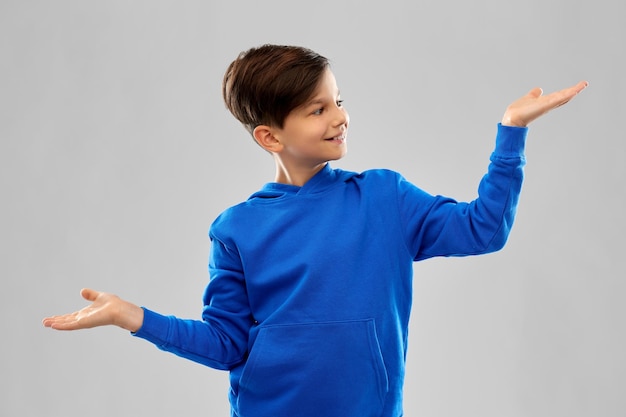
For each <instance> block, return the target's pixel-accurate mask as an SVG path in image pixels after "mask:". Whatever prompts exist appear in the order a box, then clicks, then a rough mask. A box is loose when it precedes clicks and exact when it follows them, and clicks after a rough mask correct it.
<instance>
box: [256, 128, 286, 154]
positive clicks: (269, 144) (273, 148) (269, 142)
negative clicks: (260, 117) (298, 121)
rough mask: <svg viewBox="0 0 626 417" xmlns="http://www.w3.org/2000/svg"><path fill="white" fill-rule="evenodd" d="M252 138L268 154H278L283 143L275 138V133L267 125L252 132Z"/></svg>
mask: <svg viewBox="0 0 626 417" xmlns="http://www.w3.org/2000/svg"><path fill="white" fill-rule="evenodd" d="M252 136H253V137H254V140H255V141H256V143H258V144H259V146H261V148H263V149H265V150H266V151H268V152H272V153H274V152H278V151H279V150H280V148H281V147H282V145H281V143H280V142H279V141H278V139H276V137H275V136H274V131H273V129H272V128H271V127H269V126H265V125H259V126H257V127H255V128H254V130H253V131H252Z"/></svg>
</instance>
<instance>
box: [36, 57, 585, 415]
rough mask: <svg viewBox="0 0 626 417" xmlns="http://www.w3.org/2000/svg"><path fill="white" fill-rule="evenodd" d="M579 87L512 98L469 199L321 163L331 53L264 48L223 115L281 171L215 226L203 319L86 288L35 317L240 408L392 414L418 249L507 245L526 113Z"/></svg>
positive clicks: (329, 132)
mask: <svg viewBox="0 0 626 417" xmlns="http://www.w3.org/2000/svg"><path fill="white" fill-rule="evenodd" d="M586 86H587V83H586V82H580V83H578V84H577V85H575V86H573V87H570V88H568V89H565V90H562V91H560V92H556V93H552V94H550V95H547V96H542V95H541V94H542V92H541V90H540V89H534V90H532V91H531V92H530V93H529V94H528V95H526V96H524V97H522V98H521V99H519V100H517V101H515V102H514V103H512V104H511V105H510V106H509V107H508V108H507V110H506V112H505V114H504V117H503V120H502V123H501V124H499V126H498V134H497V137H496V147H495V151H494V152H493V154H492V156H491V163H490V165H489V168H488V173H487V174H486V175H485V176H484V177H483V179H482V180H481V183H480V186H479V196H478V198H477V199H476V200H474V201H472V202H470V203H458V202H456V201H454V200H452V199H449V198H445V197H441V196H431V195H429V194H427V193H425V192H424V191H422V190H420V189H419V188H417V187H416V186H414V185H412V184H410V183H409V182H407V181H406V180H405V179H404V178H403V177H401V176H400V175H399V174H397V173H395V172H392V171H387V170H370V171H365V172H363V173H360V174H359V173H353V172H346V171H342V170H338V169H331V168H330V165H329V163H328V162H329V161H333V160H338V159H340V158H341V157H343V156H344V155H345V154H346V150H347V142H346V138H347V131H348V126H349V117H348V114H347V112H346V110H345V109H344V107H343V106H342V101H341V99H340V95H339V89H338V88H337V84H336V81H335V78H334V76H333V74H332V72H331V71H330V68H329V64H328V61H327V60H326V58H324V57H322V56H320V55H318V54H317V53H315V52H313V51H311V50H308V49H305V48H300V47H291V46H277V45H264V46H261V47H258V48H252V49H250V50H248V51H246V52H243V53H241V54H240V55H239V57H238V58H237V59H236V60H235V61H233V62H232V63H231V65H230V66H229V67H228V70H227V72H226V75H225V77H224V82H223V95H224V100H225V103H226V106H227V107H228V109H229V110H230V111H231V113H232V114H233V115H234V116H235V117H236V118H237V119H238V120H239V121H240V122H241V123H242V124H243V125H244V127H245V128H246V129H247V130H248V131H249V132H250V134H251V135H252V137H253V138H254V140H255V141H256V143H257V144H258V145H259V146H261V147H262V148H263V149H265V150H266V151H268V152H269V153H270V154H271V155H272V156H273V158H274V162H275V165H276V177H275V181H274V182H272V183H268V184H266V185H265V186H264V187H263V188H262V189H261V190H260V191H258V192H257V193H255V194H253V195H252V196H251V197H250V198H249V199H248V200H246V201H245V202H243V203H241V204H239V205H236V206H234V207H231V208H229V209H227V210H226V211H224V212H223V213H222V214H221V215H220V216H219V217H218V218H217V219H216V220H215V222H214V223H213V224H212V226H211V229H210V232H209V236H210V238H211V253H210V261H209V272H210V278H211V279H210V283H209V284H208V286H207V288H206V291H205V294H204V309H203V313H202V320H201V321H200V320H183V319H179V318H175V317H171V316H170V317H166V316H162V315H160V314H157V313H155V312H153V311H150V310H148V309H147V308H142V307H141V308H140V307H138V306H136V305H134V304H132V303H129V302H126V301H124V300H122V299H120V298H119V297H117V296H115V295H112V294H107V293H102V292H98V291H94V290H89V289H84V290H83V291H82V296H83V297H84V298H85V299H87V300H89V301H92V302H93V303H92V304H91V305H90V306H88V307H85V308H84V309H82V310H80V311H78V312H75V313H72V314H67V315H62V316H55V317H49V318H46V319H44V322H43V323H44V325H45V326H48V327H52V328H55V329H59V330H74V329H81V328H89V327H94V326H102V325H110V324H113V325H117V326H119V327H121V328H123V329H126V330H129V331H131V332H132V333H133V334H134V335H135V336H137V337H141V338H144V339H146V340H148V341H150V342H152V343H154V344H155V345H156V346H157V347H159V348H160V349H163V350H167V351H170V352H173V353H175V354H177V355H180V356H182V357H185V358H188V359H191V360H194V361H197V362H199V363H202V364H205V365H207V366H210V367H213V368H217V369H224V370H229V371H230V384H231V390H230V402H231V409H232V415H233V416H238V417H248V416H254V417H279V416H287V417H294V416H312V417H313V416H314V417H320V416H325V417H335V416H337V417H339V416H341V417H346V416H348V417H357V416H358V417H382V416H384V417H391V416H401V415H402V385H403V380H404V369H405V358H406V347H407V337H408V334H407V332H408V320H409V312H410V308H411V279H412V262H413V261H418V260H422V259H426V258H429V257H433V256H463V255H476V254H482V253H488V252H493V251H496V250H499V249H500V248H502V246H503V245H504V244H505V242H506V239H507V237H508V234H509V230H510V228H511V225H512V223H513V218H514V215H515V210H516V206H517V201H518V196H519V192H520V189H521V184H522V177H523V171H522V167H523V165H524V162H525V160H524V155H523V149H524V143H525V138H526V133H527V127H526V126H527V125H528V123H530V122H531V121H533V120H534V119H536V118H537V117H539V116H541V115H542V114H544V113H546V112H548V111H549V110H551V109H553V108H555V107H558V106H560V105H562V104H564V103H566V102H568V101H569V100H570V99H571V98H573V97H574V96H575V95H576V94H577V93H579V92H580V91H581V90H582V89H584V88H585V87H586Z"/></svg>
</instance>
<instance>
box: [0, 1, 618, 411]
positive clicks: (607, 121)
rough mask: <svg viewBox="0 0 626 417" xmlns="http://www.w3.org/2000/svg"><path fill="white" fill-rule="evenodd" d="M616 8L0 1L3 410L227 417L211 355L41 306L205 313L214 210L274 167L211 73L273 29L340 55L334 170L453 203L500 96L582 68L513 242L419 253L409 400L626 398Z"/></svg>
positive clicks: (548, 120)
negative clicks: (344, 134)
mask: <svg viewBox="0 0 626 417" xmlns="http://www.w3.org/2000/svg"><path fill="white" fill-rule="evenodd" d="M624 4H625V3H624V2H623V1H621V0H613V1H611V0H595V1H592V0H570V1H565V0H561V1H552V0H547V1H544V0H532V1H525V2H512V1H502V0H498V1H496V0H475V1H471V2H470V1H461V0H452V1H447V2H439V1H437V2H435V1H415V2H413V1H396V0H388V1H384V2H357V1H323V0H322V1H317V2H296V1H263V2H252V1H250V2H243V1H228V2H226V1H222V2H219V3H214V2H209V1H203V2H200V1H181V2H173V1H171V2H164V1H154V0H150V1H133V2H129V1H101V2H94V1H83V0H81V1H64V0H62V1H17V0H16V1H10V0H2V1H0V139H1V145H0V187H1V188H0V192H1V194H0V195H1V198H2V204H1V205H0V210H1V216H0V236H1V243H0V244H1V251H0V253H1V257H2V258H1V264H0V276H1V277H2V291H1V292H0V312H1V314H2V317H3V320H2V321H1V323H0V326H1V328H0V329H1V334H2V345H3V347H2V351H3V354H2V356H1V357H0V384H1V385H0V415H2V416H65V417H67V416H82V415H89V416H111V415H118V416H131V415H173V416H185V415H195V416H199V415H210V416H226V415H227V413H228V406H227V400H226V394H227V388H228V387H227V374H226V373H223V372H219V371H214V370H211V369H209V368H205V367H202V366H201V365H196V364H194V363H192V362H188V361H185V360H182V359H179V358H177V357H175V356H173V355H171V354H168V353H163V352H160V351H158V350H157V349H156V348H154V347H153V346H151V345H149V344H147V343H145V342H144V341H141V340H136V339H133V338H132V337H130V336H129V335H128V334H127V333H126V332H124V331H121V330H120V329H117V328H102V329H97V330H89V331H82V332H73V333H59V332H54V331H51V330H49V329H44V328H43V327H42V326H41V325H40V320H41V318H42V317H44V316H46V315H50V314H56V313H64V312H68V311H72V310H74V309H78V308H80V307H82V306H83V305H84V302H83V301H82V300H81V299H80V297H79V294H78V292H79V290H80V288H82V287H93V288H96V289H101V290H106V291H110V292H115V293H118V294H120V295H121V296H123V297H124V298H126V299H129V300H132V301H134V302H136V303H138V304H142V305H146V306H149V307H151V308H153V309H155V310H157V311H160V312H162V313H166V314H176V315H178V316H182V317H198V316H199V313H200V309H201V294H202V291H203V289H204V286H205V285H206V282H207V273H206V259H207V250H208V239H207V237H206V232H207V229H208V227H209V225H210V223H211V221H212V220H213V219H214V218H215V216H216V215H217V214H218V213H219V212H221V211H222V210H223V209H224V208H226V207H227V206H229V205H232V204H235V203H237V202H239V201H241V200H242V199H245V198H246V197H247V196H248V195H249V194H251V193H252V192H253V191H255V190H256V189H257V188H258V187H260V186H261V185H262V184H263V183H265V182H267V181H270V180H272V178H273V164H272V162H271V159H270V157H269V156H268V155H266V154H265V153H264V152H262V151H261V150H260V149H259V148H258V147H257V146H255V145H254V144H253V143H252V141H251V139H250V138H249V137H248V136H247V134H246V132H245V131H244V130H243V128H241V127H240V126H239V125H238V123H237V122H236V121H235V120H234V119H233V118H232V117H231V116H230V115H229V114H228V113H227V111H226V110H225V109H224V106H223V104H222V102H221V96H220V83H221V77H222V74H223V71H224V70H225V68H226V66H227V65H228V63H229V62H230V61H231V60H232V59H233V58H234V57H235V56H236V55H237V53H238V52H239V51H240V50H243V49H247V48H248V47H251V46H255V45H259V44H261V43H266V42H272V43H286V44H300V45H305V46H309V47H311V48H313V49H315V50H317V51H318V52H320V53H322V54H323V55H326V56H327V57H329V58H330V59H331V60H332V61H333V68H334V71H335V75H336V76H337V79H338V82H339V85H340V88H341V90H342V96H343V98H344V99H345V105H346V107H347V109H348V110H349V112H350V115H351V119H352V120H351V131H350V151H349V155H348V156H347V157H346V158H345V159H344V160H342V161H340V162H337V163H335V164H334V166H335V167H341V168H344V169H351V170H363V169H367V168H374V167H386V168H392V169H395V170H397V171H400V172H401V173H403V174H404V175H405V176H406V177H408V178H409V179H410V180H412V181H414V182H415V183H417V184H418V185H420V186H421V187H423V188H425V189H426V190H428V191H430V192H432V193H441V194H447V195H451V196H454V197H456V198H458V199H461V200H466V199H471V198H473V197H474V196H475V189H476V185H477V183H478V180H479V178H480V176H481V175H482V174H483V172H484V170H485V168H486V165H487V162H488V159H487V158H488V156H489V153H490V152H491V149H492V146H493V138H494V134H495V126H496V123H497V122H498V121H499V120H500V117H501V115H502V113H503V111H504V109H505V107H506V105H507V104H508V103H509V102H511V101H513V100H514V99H516V98H517V97H519V96H521V95H523V94H525V93H526V92H527V91H528V90H529V89H530V88H532V87H534V86H541V87H543V88H544V90H546V91H553V90H555V89H560V88H563V87H566V86H569V85H571V84H573V83H575V82H577V81H579V80H581V79H588V80H589V81H590V83H591V86H590V88H589V89H587V90H586V91H585V92H584V93H583V95H581V96H580V97H578V98H577V99H576V100H575V101H573V102H572V103H570V104H569V105H568V106H567V107H565V108H561V109H558V110H556V111H555V112H554V113H552V114H550V115H549V116H547V117H545V118H543V119H541V120H539V121H537V122H536V123H535V124H533V125H532V127H531V131H530V136H529V141H528V146H527V156H528V165H527V178H526V182H525V188H524V191H523V195H522V199H521V205H520V210H519V214H518V218H517V221H516V226H515V228H514V230H513V233H512V235H511V237H510V240H509V244H508V245H507V247H506V248H505V249H504V250H503V251H501V252H499V253H496V254H492V255H487V256H483V257H476V258H464V259H436V260H430V261H426V262H422V263H419V264H416V265H415V272H416V278H415V284H414V287H415V298H414V311H413V318H412V323H411V338H410V349H409V357H408V369H407V373H408V375H407V381H406V401H405V410H406V415H407V416H450V417H452V416H454V417H456V416H461V415H462V416H481V417H487V416H494V417H495V416H498V417H500V416H511V417H516V416H533V417H541V416H570V417H571V416H575V417H577V416H604V417H608V416H623V413H624V410H625V409H626V396H625V395H624V388H625V387H626V360H625V359H624V353H623V352H625V351H626V337H625V335H624V318H625V317H626V305H624V303H623V301H622V300H623V299H624V292H625V289H626V283H625V280H624V277H625V276H626V266H625V261H624V258H625V257H624V255H623V254H622V249H623V248H624V244H623V240H622V238H621V237H622V235H623V234H624V232H625V231H626V230H625V225H626V221H625V220H624V217H623V207H624V200H625V199H624V179H625V177H626V175H625V168H624V160H625V157H626V144H625V143H624V142H625V141H624V139H625V137H624V136H625V135H624V128H623V126H622V124H623V120H624V114H625V113H626V109H625V107H624V104H623V103H624V99H623V98H624V96H625V95H626V91H625V87H624V74H625V73H626V66H625V64H624V58H625V56H624V55H625V52H624V51H625V48H624V40H625V39H626V30H625V27H626V26H625V25H624V21H623V18H624V15H625V7H624Z"/></svg>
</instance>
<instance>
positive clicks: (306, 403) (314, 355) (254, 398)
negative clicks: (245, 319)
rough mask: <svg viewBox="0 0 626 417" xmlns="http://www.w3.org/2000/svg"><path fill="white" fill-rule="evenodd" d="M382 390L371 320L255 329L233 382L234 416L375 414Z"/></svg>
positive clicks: (379, 357)
mask: <svg viewBox="0 0 626 417" xmlns="http://www.w3.org/2000/svg"><path fill="white" fill-rule="evenodd" d="M387 390H388V380H387V372H386V370H385V365H384V363H383V359H382V354H381V349H380V345H379V343H378V337H377V336H376V328H375V325H374V320H372V319H370V320H359V321H346V322H329V323H311V324H296V325H274V326H267V327H263V328H261V329H260V331H259V334H258V336H257V339H256V341H255V344H254V347H253V348H252V350H251V352H250V356H249V358H248V362H247V364H246V366H245V368H244V370H243V372H242V375H241V380H240V383H239V390H238V396H237V400H236V404H233V405H234V406H235V408H236V410H235V411H236V413H237V414H238V415H239V416H240V417H247V416H254V417H270V416H271V417H282V416H286V417H296V416H298V417H307V416H311V417H313V416H314V417H320V416H325V417H335V416H337V417H339V416H341V417H345V416H359V417H369V416H372V417H374V416H379V415H380V413H381V412H382V408H383V404H384V400H385V396H386V393H387Z"/></svg>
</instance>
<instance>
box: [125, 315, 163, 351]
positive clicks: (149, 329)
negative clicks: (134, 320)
mask: <svg viewBox="0 0 626 417" xmlns="http://www.w3.org/2000/svg"><path fill="white" fill-rule="evenodd" d="M141 308H142V309H143V324H142V325H141V327H140V328H139V330H137V331H136V332H131V335H133V336H136V337H139V338H142V339H145V340H148V341H150V342H152V343H154V344H155V345H157V346H162V345H164V344H166V341H167V339H168V334H169V331H170V318H169V317H168V316H163V315H161V314H159V313H156V312H154V311H151V310H149V309H147V308H145V307H141Z"/></svg>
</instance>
